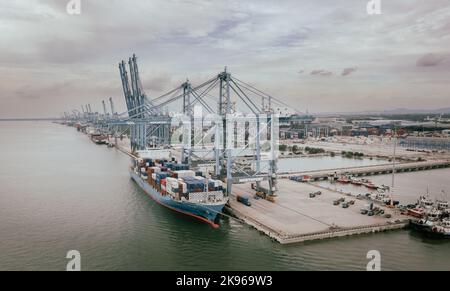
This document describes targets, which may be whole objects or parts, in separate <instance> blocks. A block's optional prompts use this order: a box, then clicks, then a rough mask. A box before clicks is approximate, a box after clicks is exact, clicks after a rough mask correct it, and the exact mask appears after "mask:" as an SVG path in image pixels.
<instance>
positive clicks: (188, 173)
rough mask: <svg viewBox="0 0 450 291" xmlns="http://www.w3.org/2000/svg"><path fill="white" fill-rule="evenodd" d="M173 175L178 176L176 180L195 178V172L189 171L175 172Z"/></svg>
mask: <svg viewBox="0 0 450 291" xmlns="http://www.w3.org/2000/svg"><path fill="white" fill-rule="evenodd" d="M174 173H175V174H177V175H178V178H185V177H195V172H194V171H191V170H182V171H175V172H174Z"/></svg>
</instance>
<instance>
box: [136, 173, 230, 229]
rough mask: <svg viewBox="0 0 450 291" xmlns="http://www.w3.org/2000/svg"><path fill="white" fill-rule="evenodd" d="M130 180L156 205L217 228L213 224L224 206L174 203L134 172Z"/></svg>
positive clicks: (183, 202)
mask: <svg viewBox="0 0 450 291" xmlns="http://www.w3.org/2000/svg"><path fill="white" fill-rule="evenodd" d="M130 175H131V178H132V179H133V180H134V181H135V182H136V183H137V184H138V185H139V186H140V187H141V188H142V190H144V192H145V193H147V194H148V195H149V196H150V197H151V198H152V199H153V200H155V201H156V202H157V203H159V204H161V205H163V206H165V207H167V208H169V209H171V210H174V211H176V212H180V213H183V214H186V215H188V216H191V217H195V218H197V219H199V220H201V221H204V222H206V223H208V224H210V225H211V226H213V227H215V228H217V227H219V225H218V224H216V223H215V220H216V218H217V215H218V214H219V213H221V212H222V209H223V208H224V206H225V203H224V204H214V205H202V204H195V203H190V202H188V201H175V200H173V199H172V198H171V197H169V196H163V195H162V194H161V193H160V192H159V191H158V190H157V189H155V188H153V187H152V186H151V185H150V184H148V183H147V182H146V181H144V180H143V179H142V178H141V177H140V176H139V175H137V174H136V173H135V172H133V171H131V172H130Z"/></svg>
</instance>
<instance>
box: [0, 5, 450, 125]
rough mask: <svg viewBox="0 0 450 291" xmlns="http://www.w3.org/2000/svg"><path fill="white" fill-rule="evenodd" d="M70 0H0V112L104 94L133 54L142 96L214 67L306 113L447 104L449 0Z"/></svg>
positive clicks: (203, 75) (199, 77)
mask: <svg viewBox="0 0 450 291" xmlns="http://www.w3.org/2000/svg"><path fill="white" fill-rule="evenodd" d="M68 2H69V0H15V1H1V3H0V73H1V75H0V76H1V78H0V118H5V117H43V116H59V114H60V112H62V111H67V110H70V109H73V108H80V105H81V104H86V103H92V106H93V107H94V109H96V110H98V111H100V110H101V100H103V99H106V98H107V97H113V98H114V100H115V101H116V103H117V107H119V109H120V110H124V109H125V106H124V102H123V95H122V91H121V83H120V78H119V73H118V65H117V64H118V62H119V61H120V60H121V59H125V58H127V57H128V56H130V55H131V54H132V53H136V54H137V55H138V57H139V65H140V70H141V77H142V79H143V83H144V88H145V90H146V92H147V95H149V96H150V98H152V97H155V96H158V95H160V94H161V93H163V92H165V91H167V90H169V89H172V88H174V87H176V86H178V85H179V84H180V83H181V82H182V81H184V80H185V79H186V78H189V79H190V81H191V82H192V83H193V84H194V85H195V84H198V83H200V82H202V81H204V80H205V79H207V78H208V79H209V78H210V77H211V76H213V75H215V74H217V73H218V72H220V71H221V70H223V68H224V66H228V68H229V71H230V72H231V73H232V74H233V75H235V76H237V77H238V78H239V79H241V80H245V81H246V82H247V83H251V84H253V85H255V86H257V87H258V88H260V89H262V90H263V91H266V92H268V93H270V94H272V95H274V96H277V97H278V98H280V99H283V100H285V101H286V102H287V103H289V104H292V107H295V108H298V109H299V110H302V111H306V110H309V112H329V111H357V110H379V109H389V108H400V107H402V108H414V109H424V108H425V109H432V108H440V107H450V1H448V0H427V1H419V0H382V1H381V3H382V14H381V15H368V14H367V12H366V4H367V1H366V0H316V1H300V0H278V1H265V0H254V1H253V0H245V1H244V0H238V1H233V0H231V1H230V0H228V1H209V0H148V1H143V0H127V1H124V0H81V3H82V13H81V15H69V14H67V12H66V4H67V3H68Z"/></svg>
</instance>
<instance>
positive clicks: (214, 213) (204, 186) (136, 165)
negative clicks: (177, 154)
mask: <svg viewBox="0 0 450 291" xmlns="http://www.w3.org/2000/svg"><path fill="white" fill-rule="evenodd" d="M149 156H151V157H149ZM130 175H131V178H132V179H133V180H134V181H135V182H136V183H137V184H138V185H139V186H140V187H141V188H142V190H144V191H145V193H147V194H148V195H149V196H150V197H151V198H152V199H153V200H154V201H156V202H157V203H159V204H161V205H163V206H165V207H167V208H169V209H171V210H173V211H176V212H180V213H183V214H185V215H188V216H191V217H194V218H196V219H198V220H201V221H203V222H206V223H208V224H209V225H211V226H212V227H214V228H218V227H219V224H218V223H217V218H218V215H219V214H220V213H221V212H222V210H223V208H224V206H225V204H226V203H227V202H228V197H226V196H225V191H224V187H223V182H222V181H220V180H213V179H208V178H206V177H204V176H203V175H202V173H201V172H195V171H192V170H190V169H189V166H188V165H185V164H179V163H177V162H176V161H175V160H174V159H172V160H171V161H168V160H165V159H161V158H155V152H154V151H146V152H142V151H141V152H139V153H138V157H137V158H133V159H132V166H131V167H130Z"/></svg>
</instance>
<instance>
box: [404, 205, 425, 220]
mask: <svg viewBox="0 0 450 291" xmlns="http://www.w3.org/2000/svg"><path fill="white" fill-rule="evenodd" d="M407 214H408V215H409V216H412V217H416V218H422V217H424V215H425V209H423V208H421V207H415V208H410V209H408V211H407Z"/></svg>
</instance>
